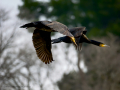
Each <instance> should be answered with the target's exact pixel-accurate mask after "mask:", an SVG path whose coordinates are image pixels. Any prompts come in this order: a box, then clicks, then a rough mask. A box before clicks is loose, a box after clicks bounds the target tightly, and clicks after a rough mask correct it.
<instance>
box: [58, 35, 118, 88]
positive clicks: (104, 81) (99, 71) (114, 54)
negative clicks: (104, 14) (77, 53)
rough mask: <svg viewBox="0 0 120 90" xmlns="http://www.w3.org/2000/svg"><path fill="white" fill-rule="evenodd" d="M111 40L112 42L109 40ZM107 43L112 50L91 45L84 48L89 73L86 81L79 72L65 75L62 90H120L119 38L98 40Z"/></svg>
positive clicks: (61, 85) (112, 37) (110, 36)
mask: <svg viewBox="0 0 120 90" xmlns="http://www.w3.org/2000/svg"><path fill="white" fill-rule="evenodd" d="M109 39H110V40H109ZM98 40H100V41H103V42H107V43H108V44H109V45H110V48H99V47H97V46H96V47H95V46H93V45H89V46H86V47H84V48H83V53H84V61H85V63H86V66H87V69H88V71H87V72H86V73H84V77H85V79H84V81H83V79H82V78H81V76H80V74H79V72H74V71H73V72H71V73H69V74H65V75H64V76H63V78H62V79H61V80H60V81H59V82H58V86H59V88H60V90H66V89H67V90H73V89H75V90H80V89H81V90H101V89H102V90H119V89H120V83H119V82H120V78H119V77H118V76H119V75H120V70H119V68H120V60H119V58H120V52H119V50H120V47H119V45H120V42H118V41H119V38H118V37H115V36H113V35H111V34H110V35H109V37H106V38H105V37H104V38H101V39H98Z"/></svg>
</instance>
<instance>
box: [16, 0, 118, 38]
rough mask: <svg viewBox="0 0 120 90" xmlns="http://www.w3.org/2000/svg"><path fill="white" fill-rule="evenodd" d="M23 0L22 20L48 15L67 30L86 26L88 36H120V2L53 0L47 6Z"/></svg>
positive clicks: (20, 15)
mask: <svg viewBox="0 0 120 90" xmlns="http://www.w3.org/2000/svg"><path fill="white" fill-rule="evenodd" d="M22 1H23V5H22V6H19V10H20V13H19V15H18V16H19V17H20V18H23V19H27V20H38V19H39V17H40V16H45V17H46V18H47V19H52V20H57V21H59V22H61V23H64V24H65V25H67V26H68V27H79V26H85V27H86V28H87V30H88V31H89V33H90V34H89V36H101V35H106V33H107V32H112V33H113V34H115V35H118V36H120V31H119V26H120V19H119V18H120V13H119V12H120V5H119V3H120V1H119V0H91V1H89V0H50V2H44V3H43V2H39V1H36V0H22ZM98 32H100V34H99V33H98ZM96 34H97V35H96ZM98 34H99V35H98Z"/></svg>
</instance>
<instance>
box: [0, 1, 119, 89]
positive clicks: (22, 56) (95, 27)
mask: <svg viewBox="0 0 120 90" xmlns="http://www.w3.org/2000/svg"><path fill="white" fill-rule="evenodd" d="M38 20H50V21H54V20H56V21H59V22H61V23H63V24H65V25H67V26H68V27H69V28H72V27H80V26H85V27H86V29H87V31H88V32H87V36H88V37H89V38H90V39H93V40H98V41H100V42H103V43H105V44H107V45H109V46H110V47H105V48H101V47H98V46H94V45H90V44H83V47H82V51H81V52H78V51H76V49H75V47H74V46H73V45H72V44H65V43H59V44H55V45H52V53H53V59H54V60H55V61H54V62H52V63H50V64H49V65H46V64H44V63H43V62H42V61H41V60H39V59H38V57H37V55H36V52H35V50H34V47H33V43H32V32H33V31H34V28H32V29H29V30H27V29H21V28H19V27H20V26H21V25H23V24H25V23H28V22H32V21H38ZM119 29H120V0H0V90H120V30H119ZM60 36H62V35H61V34H59V33H52V38H57V37H60Z"/></svg>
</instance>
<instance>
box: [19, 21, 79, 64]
mask: <svg viewBox="0 0 120 90" xmlns="http://www.w3.org/2000/svg"><path fill="white" fill-rule="evenodd" d="M30 27H35V28H36V29H35V30H34V32H33V36H32V41H33V45H34V47H35V50H36V53H37V56H38V57H39V59H41V60H42V61H43V62H45V64H49V63H50V62H52V61H53V57H52V53H51V36H50V34H51V32H60V33H62V34H64V35H66V36H67V37H68V38H69V40H71V42H73V43H74V44H75V45H76V46H77V44H76V41H75V38H74V36H73V35H72V34H71V33H70V32H69V30H68V28H67V26H65V25H64V24H62V23H60V22H57V21H36V22H31V23H27V24H24V25H22V26H21V27H20V28H30Z"/></svg>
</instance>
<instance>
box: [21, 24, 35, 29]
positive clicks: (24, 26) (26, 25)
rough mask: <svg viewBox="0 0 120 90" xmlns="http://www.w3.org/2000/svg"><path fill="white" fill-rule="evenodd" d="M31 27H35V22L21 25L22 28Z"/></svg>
mask: <svg viewBox="0 0 120 90" xmlns="http://www.w3.org/2000/svg"><path fill="white" fill-rule="evenodd" d="M29 27H34V23H27V24H24V25H22V26H20V28H29Z"/></svg>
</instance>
